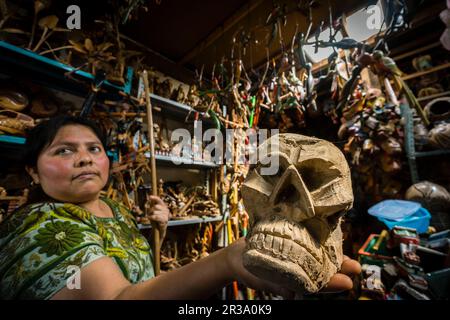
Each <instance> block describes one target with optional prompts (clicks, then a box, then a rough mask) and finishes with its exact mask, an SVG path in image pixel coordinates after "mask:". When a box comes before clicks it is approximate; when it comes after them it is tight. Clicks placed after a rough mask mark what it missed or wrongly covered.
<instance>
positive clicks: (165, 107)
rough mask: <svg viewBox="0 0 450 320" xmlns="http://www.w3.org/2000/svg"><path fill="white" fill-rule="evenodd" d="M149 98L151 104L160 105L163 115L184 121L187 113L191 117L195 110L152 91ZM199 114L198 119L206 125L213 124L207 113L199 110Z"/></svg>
mask: <svg viewBox="0 0 450 320" xmlns="http://www.w3.org/2000/svg"><path fill="white" fill-rule="evenodd" d="M150 98H151V100H152V104H154V105H157V106H159V107H161V114H162V115H163V116H165V117H170V118H176V119H180V120H183V121H184V120H185V119H186V117H187V115H188V114H189V113H190V114H191V118H193V116H194V114H195V113H196V112H197V111H195V110H194V109H193V108H192V107H191V106H188V105H186V104H183V103H179V102H177V101H173V100H170V99H167V98H164V97H161V96H158V95H156V94H153V93H151V94H150ZM199 115H200V117H199V120H202V121H204V122H205V123H206V125H207V126H208V127H209V126H211V125H212V124H213V121H212V119H211V118H210V117H209V115H208V114H207V113H204V112H199Z"/></svg>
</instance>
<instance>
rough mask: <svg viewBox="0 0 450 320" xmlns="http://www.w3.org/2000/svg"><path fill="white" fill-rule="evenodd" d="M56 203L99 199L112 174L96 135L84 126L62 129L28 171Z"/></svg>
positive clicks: (68, 126) (67, 126)
mask: <svg viewBox="0 0 450 320" xmlns="http://www.w3.org/2000/svg"><path fill="white" fill-rule="evenodd" d="M28 171H29V173H30V175H31V176H32V178H33V180H34V182H37V183H39V184H40V185H41V186H42V189H43V190H44V192H45V193H46V194H47V195H48V196H50V197H52V198H53V199H55V200H58V201H63V202H72V203H82V202H87V201H92V200H95V199H97V198H98V196H99V194H100V191H101V190H102V189H103V187H104V186H105V185H106V183H107V181H108V175H109V159H108V157H107V156H106V152H105V150H104V149H103V146H102V143H101V142H100V140H99V139H98V137H97V136H96V135H95V133H94V132H93V131H92V130H91V129H90V128H88V127H85V126H83V125H77V124H73V125H66V126H64V127H62V128H61V129H59V131H58V133H57V134H56V136H55V139H54V140H53V141H52V143H51V144H50V145H49V146H48V147H47V148H46V149H44V150H43V151H42V152H41V154H40V155H39V157H38V160H37V168H35V169H31V170H30V169H29V170H28Z"/></svg>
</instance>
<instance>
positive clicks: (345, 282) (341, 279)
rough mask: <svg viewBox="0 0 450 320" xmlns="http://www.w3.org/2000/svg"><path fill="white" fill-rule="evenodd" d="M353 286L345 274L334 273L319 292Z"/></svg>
mask: <svg viewBox="0 0 450 320" xmlns="http://www.w3.org/2000/svg"><path fill="white" fill-rule="evenodd" d="M351 288H353V281H352V279H350V278H349V277H348V276H347V275H345V274H342V273H336V274H335V275H334V276H332V277H331V280H330V282H328V284H327V286H326V287H325V288H324V289H323V290H322V291H321V292H328V293H330V292H341V291H346V290H350V289H351Z"/></svg>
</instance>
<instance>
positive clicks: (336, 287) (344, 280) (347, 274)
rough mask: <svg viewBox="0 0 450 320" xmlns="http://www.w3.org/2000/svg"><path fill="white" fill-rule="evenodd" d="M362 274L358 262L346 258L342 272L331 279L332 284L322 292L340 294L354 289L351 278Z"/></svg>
mask: <svg viewBox="0 0 450 320" xmlns="http://www.w3.org/2000/svg"><path fill="white" fill-rule="evenodd" d="M359 273H361V265H360V264H359V262H358V261H356V260H353V259H350V258H349V257H347V256H344V259H343V261H342V265H341V270H340V271H339V273H336V274H335V275H334V276H333V277H331V280H330V282H329V283H328V284H327V286H326V288H325V289H323V290H322V292H340V291H345V290H350V289H352V288H353V281H352V279H351V277H353V276H355V275H357V274H359Z"/></svg>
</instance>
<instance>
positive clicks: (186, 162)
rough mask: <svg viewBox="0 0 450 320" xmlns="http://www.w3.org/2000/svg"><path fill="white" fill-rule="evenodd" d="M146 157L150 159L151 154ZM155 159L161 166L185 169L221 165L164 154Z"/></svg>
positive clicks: (212, 167) (157, 155)
mask: <svg viewBox="0 0 450 320" xmlns="http://www.w3.org/2000/svg"><path fill="white" fill-rule="evenodd" d="M145 155H146V156H147V158H150V153H149V152H147V153H146V154H145ZM155 158H156V161H157V162H158V163H159V164H161V165H166V166H181V167H183V168H186V167H191V168H198V167H204V168H210V169H214V168H218V167H219V165H217V164H215V163H214V162H209V161H198V160H194V159H190V158H181V157H176V158H172V157H171V156H166V155H162V154H156V156H155ZM173 160H176V161H177V162H180V164H176V163H175V162H174V161H173Z"/></svg>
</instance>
